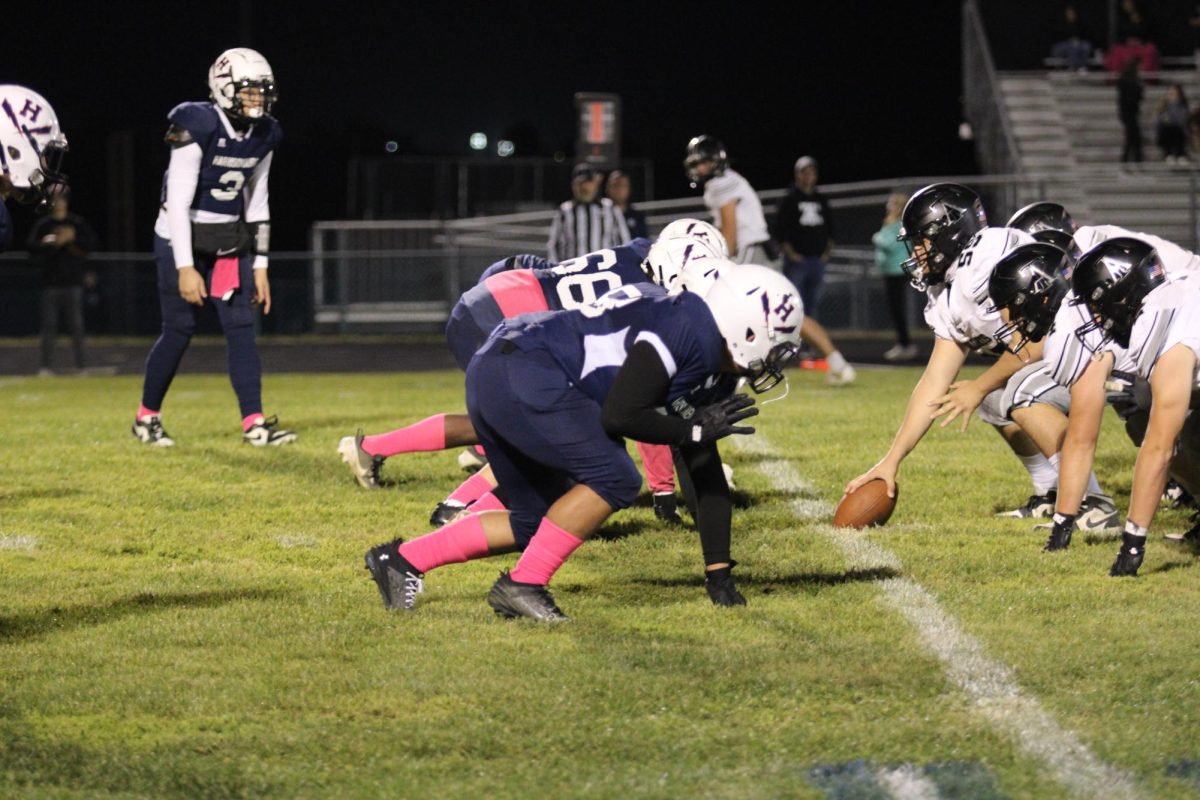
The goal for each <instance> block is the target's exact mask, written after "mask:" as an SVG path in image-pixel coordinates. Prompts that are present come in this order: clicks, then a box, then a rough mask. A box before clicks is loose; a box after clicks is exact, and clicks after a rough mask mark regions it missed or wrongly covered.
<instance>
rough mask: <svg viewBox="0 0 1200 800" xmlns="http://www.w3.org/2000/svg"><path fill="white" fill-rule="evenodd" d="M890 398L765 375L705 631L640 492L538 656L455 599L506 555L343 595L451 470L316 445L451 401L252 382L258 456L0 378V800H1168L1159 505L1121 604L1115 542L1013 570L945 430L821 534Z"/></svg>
mask: <svg viewBox="0 0 1200 800" xmlns="http://www.w3.org/2000/svg"><path fill="white" fill-rule="evenodd" d="M915 377H916V372H915V371H913V370H896V371H882V370H870V371H868V370H864V371H863V372H862V373H861V374H860V380H859V382H858V383H857V384H856V385H854V386H851V387H848V388H844V389H826V388H825V387H824V386H823V385H822V384H821V382H820V377H819V376H817V375H813V374H795V375H794V376H793V385H792V393H791V396H790V397H788V398H787V400H785V401H784V402H780V403H777V404H773V405H770V406H768V407H767V408H765V409H764V412H763V415H762V416H761V417H759V420H760V422H759V432H760V435H759V436H757V437H755V438H756V440H757V441H756V442H754V443H752V444H753V446H751V447H745V446H743V447H734V446H728V445H727V446H725V447H724V450H725V452H726V453H727V460H728V461H730V462H731V463H732V464H733V466H734V468H735V469H736V480H737V483H738V486H739V489H740V490H741V491H742V492H743V493H744V495H745V497H746V498H748V501H749V502H748V503H747V507H746V508H744V509H742V510H740V511H738V512H737V513H736V514H735V517H734V555H735V557H736V558H737V559H738V560H739V561H740V562H741V566H740V567H739V568H738V570H737V575H738V577H739V578H740V585H741V587H742V589H743V591H744V592H745V594H746V595H747V598H748V600H749V605H748V606H747V607H746V608H744V609H733V610H722V609H717V608H714V607H713V606H712V605H711V604H710V603H709V601H708V598H707V596H706V594H705V593H704V590H703V587H702V585H701V573H700V570H701V559H700V555H699V545H698V542H697V541H696V536H695V534H694V533H693V532H691V531H680V530H673V529H664V528H662V527H660V526H659V525H658V524H657V523H656V522H655V520H654V517H653V514H652V513H651V511H650V509H649V507H648V504H647V503H646V502H644V501H645V498H643V502H642V503H640V504H639V505H638V506H636V507H635V508H633V509H630V510H628V511H625V512H622V513H620V514H619V515H617V516H616V517H614V519H613V520H612V521H611V522H610V524H609V525H608V526H607V527H606V528H605V529H604V530H603V531H602V534H601V536H600V538H598V539H596V540H593V541H592V542H589V543H588V544H586V545H585V546H584V547H583V548H581V549H580V550H579V551H578V553H576V555H575V556H574V557H573V558H572V559H571V561H570V562H569V563H568V564H567V565H566V566H565V567H564V568H563V569H562V571H561V572H560V573H559V575H558V577H557V578H556V582H555V594H556V597H557V599H558V601H559V603H560V605H561V606H562V607H563V608H564V610H565V611H566V612H567V613H569V614H571V615H572V616H573V617H574V618H575V621H574V622H573V623H571V624H569V625H565V626H559V627H554V628H546V627H540V626H537V625H534V624H530V623H526V622H523V621H522V622H505V621H503V620H500V619H498V618H496V617H495V616H494V615H493V614H492V613H491V610H490V609H489V608H488V606H487V605H486V603H485V602H484V596H485V594H486V592H487V589H488V588H489V586H490V585H491V582H492V580H493V579H494V578H495V575H496V573H497V571H498V570H499V569H500V568H502V567H505V566H509V565H511V563H512V562H513V561H514V560H515V556H510V557H505V558H501V559H495V560H492V561H484V562H475V563H471V564H465V565H457V566H451V567H447V568H445V569H444V570H440V571H437V572H434V573H432V574H431V575H430V576H428V578H427V581H426V593H425V594H424V595H423V596H422V597H421V600H420V603H419V607H418V610H417V611H416V612H414V613H412V614H406V615H401V614H394V613H387V612H386V611H385V610H384V608H383V606H382V604H381V603H380V601H379V596H378V593H377V592H376V590H375V587H374V585H373V584H372V583H371V581H370V579H369V577H368V575H367V573H366V571H365V570H364V569H363V566H362V554H363V552H364V551H365V549H366V548H367V547H369V546H371V545H373V544H376V543H378V542H380V541H385V540H387V539H391V538H393V537H395V536H406V537H407V536H414V535H419V534H421V533H423V532H425V531H426V528H427V525H426V520H427V517H428V514H429V511H430V510H431V508H432V507H433V505H434V504H435V503H436V502H437V500H439V499H441V497H442V496H443V495H444V494H445V492H446V491H448V489H449V488H450V487H451V485H452V484H453V483H454V482H455V481H456V480H458V479H459V478H460V477H461V473H460V472H459V471H458V470H457V467H456V465H455V463H454V456H453V454H429V455H414V456H409V457H401V458H396V459H392V460H391V461H389V462H388V464H387V466H386V467H385V471H384V476H385V478H386V479H388V481H389V483H390V484H391V485H390V486H389V488H388V489H386V490H383V491H377V492H373V493H367V492H364V491H362V490H361V489H359V488H358V487H357V485H356V484H355V483H354V482H353V480H352V479H351V478H350V476H349V473H348V471H347V470H346V469H345V467H344V466H343V465H342V464H341V463H340V461H339V460H338V457H337V454H336V453H335V446H336V444H337V440H338V438H339V437H340V436H342V435H345V434H348V433H352V432H353V431H354V429H355V428H356V427H359V426H362V427H365V428H367V429H368V430H383V429H387V428H391V427H395V425H397V424H400V423H405V422H408V421H412V420H415V419H417V418H420V417H422V416H425V415H427V414H429V413H434V412H437V411H442V410H452V409H455V408H461V406H462V400H461V380H462V378H461V376H460V375H458V374H450V373H445V374H432V375H424V374H423V375H397V376H382V375H351V376H330V375H320V376H316V375H285V376H268V378H267V380H266V389H267V397H266V399H267V402H268V407H269V409H270V410H272V411H278V412H279V413H280V414H281V416H282V417H283V419H284V421H285V422H286V423H287V424H288V426H289V427H291V426H294V427H295V428H296V429H297V430H298V431H299V432H300V437H301V438H300V441H299V442H298V443H297V444H296V445H295V446H292V447H289V448H281V449H278V450H270V451H260V450H255V449H252V448H249V447H244V446H243V445H241V443H240V439H239V436H238V433H237V414H236V405H235V403H234V401H233V397H232V393H231V391H230V389H229V387H228V384H227V382H226V381H225V379H224V378H223V377H218V376H191V375H187V376H181V377H180V379H179V380H178V381H177V383H176V385H175V387H174V389H173V393H172V395H171V397H170V399H169V404H168V407H167V416H166V423H167V429H168V430H169V431H170V432H171V435H172V436H174V437H175V439H176V440H177V442H178V445H177V446H176V447H175V448H173V449H170V450H154V449H150V448H145V447H144V446H141V445H139V444H137V443H136V442H135V441H134V440H133V438H132V437H130V436H129V434H128V426H129V422H130V420H131V415H132V412H133V410H134V409H135V408H136V405H137V399H138V392H139V381H138V379H136V378H104V379H99V378H96V379H54V380H36V379H15V378H14V379H5V380H3V381H0V407H3V408H4V409H5V412H6V413H5V414H4V416H3V419H2V420H0V442H2V443H3V444H2V448H3V449H2V452H3V458H2V459H0V797H4V798H35V797H36V798H42V797H50V798H118V797H121V798H125V797H155V798H160V797H168V798H175V797H178V798H210V797H281V798H296V797H381V798H382V797H389V798H390V797H435V798H440V797H481V796H485V794H486V795H495V796H501V797H663V798H675V797H719V798H725V797H727V798H749V797H763V798H775V797H813V798H820V797H837V798H875V797H930V796H939V797H972V798H989V797H1063V796H1071V795H1072V794H1074V795H1075V796H1118V795H1120V794H1122V793H1123V794H1126V795H1130V796H1142V797H1172V798H1173V797H1185V796H1197V795H1200V743H1198V741H1197V734H1198V733H1200V682H1198V679H1197V668H1196V661H1195V659H1196V655H1197V653H1200V625H1197V624H1196V620H1197V612H1198V611H1200V584H1198V583H1197V573H1196V571H1195V569H1196V564H1197V561H1196V558H1195V557H1194V554H1193V553H1192V552H1190V551H1189V550H1187V549H1185V548H1183V547H1182V546H1180V545H1173V544H1170V543H1167V542H1164V541H1163V540H1162V539H1161V537H1160V534H1161V533H1162V532H1163V531H1165V530H1172V529H1178V528H1180V527H1181V526H1183V525H1185V524H1186V517H1185V516H1184V514H1183V513H1182V512H1175V511H1163V512H1160V515H1159V519H1158V520H1157V521H1156V526H1155V530H1154V531H1153V532H1152V536H1151V539H1150V548H1149V552H1148V555H1147V558H1146V563H1145V564H1144V566H1143V567H1142V575H1141V577H1139V578H1137V579H1136V580H1121V581H1118V580H1113V579H1110V578H1108V577H1107V569H1108V566H1109V564H1110V562H1111V560H1112V557H1113V555H1114V554H1115V551H1116V545H1115V544H1114V543H1113V542H1112V541H1091V542H1086V541H1078V540H1077V541H1076V543H1075V544H1073V545H1072V548H1071V549H1070V551H1068V552H1067V553H1061V554H1054V555H1047V554H1043V553H1041V552H1040V548H1041V544H1042V541H1043V540H1044V534H1042V533H1035V532H1033V531H1031V530H1030V526H1029V525H1027V524H1022V523H1020V522H1018V521H1014V520H1003V521H1000V520H994V519H992V518H991V513H992V512H993V510H994V509H995V508H996V507H998V506H1000V505H1013V504H1016V503H1019V502H1021V501H1022V500H1024V498H1025V496H1026V495H1027V494H1028V493H1029V491H1028V490H1029V487H1028V480H1027V479H1026V478H1025V477H1024V473H1023V471H1022V470H1021V469H1020V467H1019V465H1018V464H1017V462H1016V461H1015V459H1013V458H1011V457H1010V456H1008V455H1007V453H1006V450H1005V449H1004V447H1003V445H1002V444H1001V442H1000V439H999V437H998V436H996V435H995V434H994V433H992V432H991V431H990V430H988V429H987V428H986V426H984V425H982V424H979V422H978V420H976V421H974V422H973V423H972V425H971V429H970V431H968V433H967V434H965V435H959V434H957V433H952V432H949V431H939V430H934V431H933V432H932V433H931V434H930V436H929V437H927V439H926V441H925V442H924V443H923V444H922V446H921V447H920V448H919V449H918V450H917V451H916V453H914V455H913V456H912V457H911V458H910V459H909V461H908V462H907V463H906V465H905V468H904V470H903V471H902V472H901V476H900V483H901V486H902V491H901V502H900V506H899V507H898V509H897V511H896V514H895V516H894V517H893V519H892V522H891V523H890V524H889V525H888V526H887V527H886V528H884V529H879V530H876V531H873V532H870V533H869V534H866V535H845V534H839V533H837V532H835V531H833V530H832V529H830V528H828V527H827V526H825V525H823V524H821V523H820V518H821V515H822V513H823V512H824V511H826V510H827V509H828V508H829V507H831V505H832V503H834V502H836V500H837V498H838V496H839V495H840V490H841V486H842V485H843V484H844V483H845V481H846V480H847V479H848V478H850V477H852V476H853V475H855V474H857V473H858V472H860V471H861V470H863V469H865V468H866V467H868V466H870V464H872V463H874V461H875V460H876V459H877V458H878V457H879V456H880V455H881V454H882V453H883V451H884V449H885V448H886V446H887V444H888V442H889V441H890V438H891V435H892V433H893V431H894V429H895V426H896V424H897V422H898V420H899V418H900V416H901V414H902V412H903V406H904V402H905V398H906V397H907V393H908V391H909V388H910V387H911V384H912V382H913V381H914V380H915ZM1106 425H1107V427H1106V434H1105V436H1104V438H1103V439H1102V441H1101V445H1100V450H1099V455H1098V463H1097V469H1098V472H1099V474H1100V478H1101V480H1102V482H1103V483H1104V484H1105V486H1106V487H1107V488H1109V489H1110V490H1112V491H1113V492H1114V493H1115V495H1116V496H1117V500H1118V505H1120V506H1121V507H1122V509H1123V508H1124V507H1125V504H1126V502H1127V496H1128V490H1129V484H1130V475H1131V467H1132V458H1133V451H1132V448H1131V447H1130V445H1129V444H1128V443H1127V441H1126V439H1125V437H1124V436H1123V434H1121V433H1120V431H1119V427H1118V424H1117V421H1116V419H1115V418H1111V419H1109V420H1108V421H1107V422H1106ZM789 476H790V477H789ZM797 478H799V479H802V482H804V483H806V485H801V484H800V483H798V482H797ZM789 480H790V481H791V482H790V483H789ZM856 548H857V549H856ZM864 548H865V549H864ZM858 552H864V553H867V556H864V557H863V558H859V557H857V556H854V555H853V554H854V553H858ZM872 553H873V554H874V555H871V554H872ZM881 553H882V554H883V556H881V555H880V554H881ZM872 559H874V560H873V561H872ZM914 587H915V588H914ZM920 591H923V592H924V593H926V595H927V599H928V602H929V603H932V604H934V605H935V606H936V608H937V609H938V613H940V614H941V615H942V617H937V616H936V614H935V615H934V616H933V617H930V619H935V622H934V623H930V624H929V625H926V626H925V627H922V624H921V623H920V622H919V621H914V620H916V619H917V618H918V617H919V616H920V615H921V614H922V613H924V612H923V611H922V609H923V608H924V606H921V605H920V604H921V603H922V602H924V601H922V600H920V599H919V598H918V601H919V602H918V601H914V600H912V598H913V597H916V596H917V595H914V594H913V593H914V592H920ZM921 596H925V595H921ZM906 598H907V599H906ZM936 620H940V621H936ZM947 620H952V621H953V625H954V626H957V627H956V629H955V630H957V631H959V632H960V633H961V634H963V635H965V636H967V637H970V641H969V642H968V643H967V644H963V643H962V642H961V641H960V642H959V645H958V646H957V647H958V649H957V650H955V652H957V653H958V654H959V655H958V656H955V655H953V654H951V655H949V656H947V655H946V650H945V645H946V642H947V641H950V639H951V638H952V637H953V636H954V635H956V634H954V633H953V631H952V630H950V629H948V628H947V626H946V625H947V623H946V621H947ZM972 642H973V643H974V644H971V643H972ZM939 648H941V649H939ZM950 649H951V650H954V647H951V648H950ZM963 653H966V654H967V656H969V657H968V658H966V661H964V660H963V658H962V654H963ZM956 658H958V660H957V661H956V660H955V659H956ZM972 659H974V661H972ZM968 662H971V663H968ZM981 663H982V664H985V666H982V667H980V666H979V664H981ZM972 664H974V666H972ZM988 664H990V665H991V666H986V665H988ZM964 665H965V666H964ZM997 675H999V676H1000V678H999V679H996V676H997ZM993 679H995V680H993ZM1012 687H1016V689H1013V688H1012ZM1018 689H1019V695H1018V694H1016V693H1015V692H1016V690H1018ZM1034 706H1036V710H1037V712H1036V713H1034V712H1033V711H1030V709H1031V708H1032V707H1034ZM1038 714H1041V716H1038ZM1038 719H1048V720H1051V721H1052V722H1053V724H1054V725H1056V726H1057V727H1056V728H1053V730H1050V731H1049V733H1048V732H1047V729H1046V728H1045V726H1044V725H1043V726H1042V727H1040V728H1039V727H1038V726H1037V725H1032V727H1031V722H1030V720H1038ZM1063 742H1066V743H1067V745H1068V747H1067V749H1066V751H1063V752H1059V750H1061V748H1062V746H1063ZM1072 743H1074V744H1072ZM1075 745H1078V747H1077V748H1075V749H1074V750H1072V749H1071V748H1074V747H1075ZM1089 764H1090V765H1091V767H1088V765H1089ZM1081 765H1082V766H1081ZM1093 768H1094V769H1093ZM1089 769H1093V771H1092V772H1089V771H1088V770H1089ZM1096 775H1109V776H1112V775H1116V776H1119V781H1118V782H1117V783H1115V784H1113V786H1112V787H1111V789H1109V788H1099V789H1098V788H1097V787H1098V786H1100V787H1103V786H1104V784H1103V783H1102V782H1101V783H1097V782H1096V781H1097V779H1096V777H1095V776H1096ZM1101 780H1103V779H1101Z"/></svg>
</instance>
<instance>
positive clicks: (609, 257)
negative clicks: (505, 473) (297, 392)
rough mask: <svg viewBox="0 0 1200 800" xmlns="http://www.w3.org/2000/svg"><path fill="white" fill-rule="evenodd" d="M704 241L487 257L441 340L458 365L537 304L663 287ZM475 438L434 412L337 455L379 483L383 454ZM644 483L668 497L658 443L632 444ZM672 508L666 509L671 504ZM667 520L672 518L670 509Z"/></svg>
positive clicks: (709, 251)
mask: <svg viewBox="0 0 1200 800" xmlns="http://www.w3.org/2000/svg"><path fill="white" fill-rule="evenodd" d="M719 256H720V253H719V252H718V250H717V249H716V248H715V247H714V246H712V245H711V244H709V243H707V242H704V241H701V240H698V239H695V238H694V237H691V236H680V237H671V238H669V239H662V240H660V241H658V242H656V243H655V244H654V245H651V244H650V242H649V241H647V240H646V239H635V240H633V241H632V242H629V243H628V244H624V245H620V246H618V247H615V248H612V249H604V250H597V251H596V252H594V253H588V254H586V255H583V256H580V257H578V258H573V259H570V260H568V261H563V262H561V263H558V264H553V263H551V262H549V261H547V260H546V259H544V258H541V257H540V256H534V255H517V256H512V257H509V258H506V259H502V260H500V261H497V262H495V263H494V264H492V265H491V266H490V267H488V268H487V269H486V270H484V272H483V275H482V276H481V277H480V279H479V283H478V284H476V285H475V286H474V287H472V288H471V289H469V290H467V291H466V292H465V293H464V294H463V295H462V297H461V298H460V299H459V301H458V303H456V304H455V306H454V309H453V310H452V311H451V314H450V320H449V322H448V323H447V325H446V343H447V344H448V345H449V347H450V350H451V351H452V352H453V353H454V357H455V360H457V361H458V364H459V366H461V367H462V368H463V369H464V370H465V369H466V368H467V365H468V364H469V363H470V361H471V357H472V356H474V355H475V351H477V350H478V349H479V348H480V347H481V346H482V345H483V343H484V341H486V339H487V337H488V336H489V335H490V334H491V332H492V331H493V330H494V329H495V328H496V326H497V325H499V324H500V323H501V322H502V321H504V320H505V319H509V318H512V317H515V316H518V315H520V314H527V313H531V312H537V311H557V310H562V309H573V308H579V307H580V306H583V305H586V304H588V303H591V302H594V301H595V300H597V299H598V298H599V297H600V296H601V295H603V294H605V293H607V292H609V291H611V290H613V289H616V288H617V287H620V286H624V285H628V284H631V283H639V282H644V281H646V280H647V279H650V280H652V281H653V282H655V283H657V284H659V285H660V286H665V287H668V288H669V287H670V286H671V285H672V284H673V282H674V280H675V278H676V276H677V275H678V274H679V272H680V270H681V269H682V268H683V267H684V265H686V264H688V263H691V262H693V261H696V260H698V259H701V258H714V259H715V258H718V257H719ZM478 443H479V437H478V435H477V434H476V432H475V429H474V427H473V426H472V425H471V420H470V418H469V417H468V416H467V415H466V414H437V415H435V416H432V417H427V418H426V419H423V420H421V421H420V422H416V423H414V424H412V425H409V426H406V427H404V428H400V429H398V430H395V431H390V432H388V433H384V434H378V435H373V436H364V435H363V434H362V433H361V432H360V433H359V434H358V435H357V436H347V437H344V438H343V439H342V440H341V441H340V442H339V444H338V452H339V453H340V454H341V456H342V460H343V461H345V462H346V464H347V465H348V466H349V467H350V470H351V472H353V473H354V476H355V478H356V479H357V480H358V482H359V484H360V485H361V486H363V487H364V488H368V489H370V488H376V487H378V485H379V470H380V468H381V467H382V465H383V462H384V460H385V459H387V458H389V457H391V456H394V455H398V454H400V453H410V452H428V451H434V450H444V449H447V448H451V447H463V446H468V445H475V444H478ZM639 450H640V451H641V454H642V460H643V462H644V463H645V465H646V471H647V478H648V480H649V483H650V485H651V490H652V491H653V492H654V493H655V494H656V495H659V496H664V497H665V496H666V495H667V494H670V495H671V496H672V497H674V490H675V485H674V468H673V465H672V459H671V456H670V453H669V452H668V451H667V450H666V449H662V448H660V449H657V450H655V449H654V448H650V447H639ZM494 486H495V481H494V478H493V477H492V474H491V471H490V470H486V469H485V470H483V471H482V472H481V473H479V474H477V475H474V476H472V477H471V478H469V479H468V480H467V481H466V482H465V483H463V485H462V486H460V487H458V488H457V489H456V490H455V491H454V492H452V493H451V495H450V496H449V497H447V498H446V500H444V501H443V502H442V503H440V504H439V505H438V508H437V509H436V510H435V511H434V514H433V517H432V518H431V522H434V523H437V522H439V521H445V520H446V519H448V518H449V517H451V516H453V515H454V514H456V513H458V512H459V511H461V510H462V509H464V508H465V507H466V506H467V505H469V504H471V503H474V502H476V501H477V500H479V499H480V498H481V497H482V496H483V495H484V494H485V493H487V492H488V491H490V490H491V489H492V488H493V487H494ZM671 514H672V515H674V511H673V510H672V511H671ZM673 521H678V517H677V515H676V516H675V517H674V520H673Z"/></svg>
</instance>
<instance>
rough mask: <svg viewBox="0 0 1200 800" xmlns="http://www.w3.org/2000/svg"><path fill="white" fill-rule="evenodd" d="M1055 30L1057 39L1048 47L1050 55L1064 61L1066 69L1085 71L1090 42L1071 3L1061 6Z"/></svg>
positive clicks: (1089, 52)
mask: <svg viewBox="0 0 1200 800" xmlns="http://www.w3.org/2000/svg"><path fill="white" fill-rule="evenodd" d="M1056 32H1057V34H1058V36H1059V40H1058V41H1057V42H1055V43H1054V45H1053V46H1052V47H1051V48H1050V55H1051V57H1053V58H1057V59H1061V60H1062V61H1064V62H1066V65H1067V68H1068V69H1073V70H1077V71H1079V72H1086V71H1087V62H1088V59H1089V58H1091V57H1092V42H1091V38H1090V37H1089V36H1088V31H1087V29H1086V28H1085V27H1084V25H1083V21H1082V20H1081V19H1080V18H1079V11H1078V10H1077V9H1076V8H1075V5H1074V4H1073V3H1067V4H1066V5H1065V6H1063V15H1062V20H1061V21H1060V23H1059V26H1058V30H1057V31H1056Z"/></svg>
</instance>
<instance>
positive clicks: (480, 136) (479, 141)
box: [470, 131, 487, 150]
mask: <svg viewBox="0 0 1200 800" xmlns="http://www.w3.org/2000/svg"><path fill="white" fill-rule="evenodd" d="M470 143H471V149H472V150H486V149H487V134H486V133H483V132H481V131H476V132H475V133H472V134H471V139H470Z"/></svg>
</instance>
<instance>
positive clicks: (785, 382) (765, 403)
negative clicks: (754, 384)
mask: <svg viewBox="0 0 1200 800" xmlns="http://www.w3.org/2000/svg"><path fill="white" fill-rule="evenodd" d="M782 383H783V394H781V395H779V397H772V398H771V399H770V400H763V401H762V402H761V403H759V405H760V406H769V405H771V403H777V402H779V401H780V400H782V399H783V398H785V397H787V396H788V392H789V391H791V384H790V383H789V382H788V379H787V376H786V375H784V376H783V381H782Z"/></svg>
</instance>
